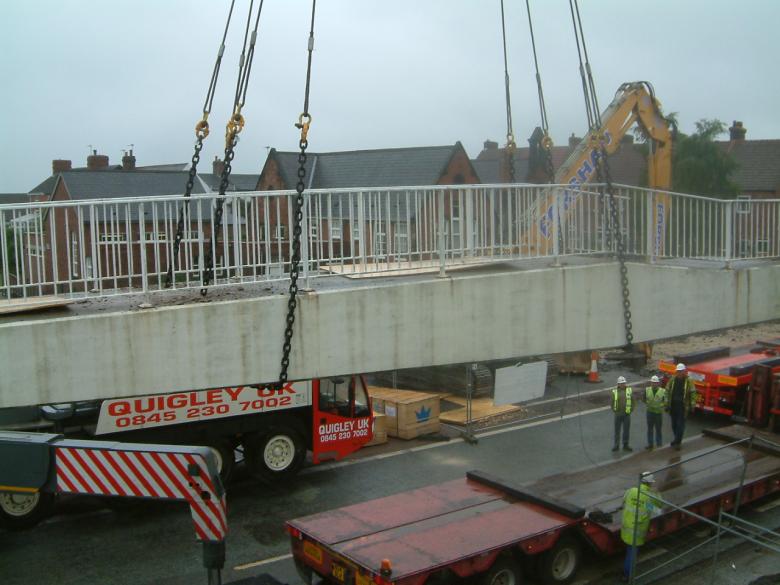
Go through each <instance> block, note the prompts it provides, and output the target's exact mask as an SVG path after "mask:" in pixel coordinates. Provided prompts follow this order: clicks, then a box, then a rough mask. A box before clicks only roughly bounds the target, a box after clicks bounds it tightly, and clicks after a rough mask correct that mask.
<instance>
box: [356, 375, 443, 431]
mask: <svg viewBox="0 0 780 585" xmlns="http://www.w3.org/2000/svg"><path fill="white" fill-rule="evenodd" d="M368 393H369V394H370V395H371V402H372V405H373V407H374V410H375V411H377V412H381V413H384V414H385V417H386V424H387V434H388V435H390V436H391V437H399V438H401V439H413V438H415V437H419V436H420V435H427V434H429V433H436V432H439V430H440V428H441V423H440V421H439V413H440V411H441V408H440V400H441V399H440V396H439V395H437V394H429V393H427V392H416V391H413V390H394V389H392V388H380V387H376V386H369V388H368Z"/></svg>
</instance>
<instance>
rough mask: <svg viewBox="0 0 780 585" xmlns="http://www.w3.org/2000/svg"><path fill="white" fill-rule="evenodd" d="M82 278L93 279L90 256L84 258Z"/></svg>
mask: <svg viewBox="0 0 780 585" xmlns="http://www.w3.org/2000/svg"><path fill="white" fill-rule="evenodd" d="M84 277H85V278H93V277H94V274H93V269H92V256H87V257H86V258H84Z"/></svg>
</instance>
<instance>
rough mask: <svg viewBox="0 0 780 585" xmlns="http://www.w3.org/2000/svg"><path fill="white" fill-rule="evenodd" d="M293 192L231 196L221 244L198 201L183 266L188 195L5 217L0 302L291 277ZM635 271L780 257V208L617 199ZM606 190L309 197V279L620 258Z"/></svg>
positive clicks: (428, 190)
mask: <svg viewBox="0 0 780 585" xmlns="http://www.w3.org/2000/svg"><path fill="white" fill-rule="evenodd" d="M292 195H293V192H292V191H266V192H245V193H231V194H229V195H227V196H226V197H227V201H226V206H225V209H226V213H225V218H224V220H223V223H222V227H221V234H220V238H219V243H218V244H216V243H215V240H214V238H213V237H212V233H211V217H212V211H213V209H214V205H215V201H216V200H217V198H218V197H219V196H218V195H217V194H206V195H197V196H193V197H192V198H191V200H190V203H189V213H188V216H187V221H186V222H185V232H184V238H183V240H182V243H181V246H180V250H179V253H178V255H177V257H176V258H174V257H173V251H172V250H173V245H172V244H173V240H174V237H175V234H176V224H177V220H178V210H179V207H180V206H181V205H182V202H183V199H182V197H181V196H162V197H160V196H156V197H143V198H141V197H134V198H123V199H117V198H114V199H91V200H75V201H55V202H46V203H30V204H13V205H2V206H0V226H2V230H0V297H3V298H18V297H30V296H40V295H48V294H60V295H66V296H73V297H80V296H93V295H97V296H106V295H115V294H123V293H127V292H135V291H144V292H146V291H149V290H159V289H163V288H164V283H165V275H166V273H167V272H168V269H169V267H170V266H172V268H173V276H174V278H173V283H172V286H171V288H174V289H180V288H195V287H199V286H200V282H201V278H202V273H203V270H204V266H203V263H202V259H203V258H205V256H206V251H207V250H208V248H209V247H211V249H212V254H213V257H214V258H215V259H216V272H215V276H216V281H215V285H217V286H219V285H229V284H236V283H245V282H257V281H270V280H281V279H285V278H286V277H287V276H286V275H287V272H288V271H289V259H290V253H291V243H290V233H289V232H290V230H289V226H290V225H292V222H291V221H290V220H291V214H292V200H291V196H292ZM616 200H617V202H618V206H619V213H618V217H619V218H620V229H621V233H622V236H623V239H624V242H625V244H626V252H627V254H628V255H629V256H631V257H633V258H635V259H643V260H648V261H656V260H668V259H678V258H679V259H703V260H712V261H717V262H721V263H725V264H728V263H729V262H731V261H732V260H735V259H739V258H750V259H756V258H778V257H780V200H768V199H763V200H749V199H748V200H746V199H738V200H728V201H726V200H719V199H711V198H706V197H697V196H693V195H683V194H679V193H670V192H662V191H653V190H649V189H641V188H636V187H626V186H618V187H617V197H616ZM608 211H609V209H608V197H607V196H606V195H605V193H603V190H602V188H601V186H599V185H588V186H586V187H584V188H575V187H570V186H568V187H567V186H560V185H559V186H548V185H458V186H423V187H395V188H381V189H348V190H327V191H326V190H313V191H309V192H307V195H306V205H305V209H304V224H303V227H304V232H303V233H304V236H305V237H304V241H303V242H302V247H301V250H302V261H303V262H302V269H303V274H302V276H303V278H304V279H306V278H309V277H314V276H324V275H334V274H335V275H348V276H361V275H373V274H382V273H394V272H396V273H397V272H399V271H413V272H417V271H426V270H428V271H429V270H433V271H436V270H438V271H439V272H440V273H442V274H443V273H445V272H446V270H448V269H450V268H453V267H456V266H464V265H472V264H480V263H485V262H494V261H507V260H519V259H527V258H557V257H560V256H565V255H592V254H598V255H604V254H612V253H614V251H615V246H614V238H613V237H611V233H612V232H611V230H612V226H611V225H610V219H609V218H610V214H609V213H608Z"/></svg>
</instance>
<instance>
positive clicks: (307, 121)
mask: <svg viewBox="0 0 780 585" xmlns="http://www.w3.org/2000/svg"><path fill="white" fill-rule="evenodd" d="M316 6H317V0H312V3H311V28H310V30H309V46H308V51H309V58H308V65H307V68H306V89H305V91H304V100H303V113H302V114H301V115H300V116H299V117H298V122H297V123H296V124H295V127H296V128H298V129H299V130H300V131H301V137H300V139H299V140H298V147H299V148H300V152H299V153H298V182H297V183H296V185H295V192H296V195H295V201H294V202H293V229H292V256H291V257H290V288H289V290H288V295H289V297H288V299H287V317H286V319H285V328H284V343H283V344H282V362H281V370H280V372H279V381H278V382H277V386H278V387H281V386H283V385H284V384H286V383H287V369H288V368H289V367H290V352H291V351H292V338H293V331H294V325H295V309H296V308H297V306H298V276H299V275H300V265H301V232H302V229H301V223H302V222H303V206H304V198H303V191H304V190H305V189H306V149H307V148H308V147H309V127H310V126H311V115H310V114H309V87H310V82H311V56H312V51H313V50H314V12H315V9H316Z"/></svg>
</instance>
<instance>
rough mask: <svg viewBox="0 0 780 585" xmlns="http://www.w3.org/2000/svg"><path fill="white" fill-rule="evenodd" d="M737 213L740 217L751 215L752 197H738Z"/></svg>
mask: <svg viewBox="0 0 780 585" xmlns="http://www.w3.org/2000/svg"><path fill="white" fill-rule="evenodd" d="M737 213H738V214H740V215H746V214H748V213H750V195H737Z"/></svg>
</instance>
